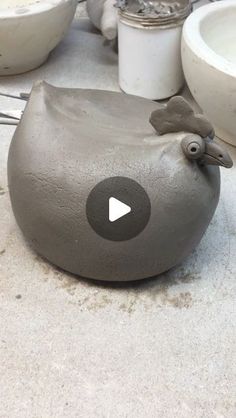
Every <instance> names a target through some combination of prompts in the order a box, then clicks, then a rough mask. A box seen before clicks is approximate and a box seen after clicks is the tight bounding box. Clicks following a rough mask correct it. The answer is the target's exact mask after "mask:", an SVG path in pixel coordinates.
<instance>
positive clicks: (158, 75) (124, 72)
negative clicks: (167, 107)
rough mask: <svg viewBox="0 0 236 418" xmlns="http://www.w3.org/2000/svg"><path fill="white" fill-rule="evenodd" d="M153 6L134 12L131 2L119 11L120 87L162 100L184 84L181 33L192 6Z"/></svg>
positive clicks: (154, 3)
mask: <svg viewBox="0 0 236 418" xmlns="http://www.w3.org/2000/svg"><path fill="white" fill-rule="evenodd" d="M137 3H138V2H137ZM150 3H151V6H150V7H147V8H145V7H144V8H143V9H142V8H140V4H139V7H138V4H137V9H134V6H133V3H132V7H131V5H130V6H129V2H128V4H126V6H125V7H122V8H121V9H120V13H119V23H118V31H119V84H120V88H121V89H122V90H123V91H124V92H125V93H128V94H133V95H136V96H141V97H145V98H147V99H152V100H161V99H166V98H168V97H171V96H173V95H174V94H176V93H177V92H178V91H179V90H180V89H181V87H182V85H183V82H184V76H183V71H182V65H181V33H182V26H183V23H184V20H185V18H186V17H187V16H188V15H189V13H190V10H191V6H190V3H189V1H188V0H178V1H177V2H176V1H172V0H170V1H168V2H159V1H152V2H150ZM146 4H147V2H146Z"/></svg>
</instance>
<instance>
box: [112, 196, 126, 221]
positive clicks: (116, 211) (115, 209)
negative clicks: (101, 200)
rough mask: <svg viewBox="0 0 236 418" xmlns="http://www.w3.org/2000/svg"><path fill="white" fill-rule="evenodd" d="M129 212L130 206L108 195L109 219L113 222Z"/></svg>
mask: <svg viewBox="0 0 236 418" xmlns="http://www.w3.org/2000/svg"><path fill="white" fill-rule="evenodd" d="M130 212H131V207H130V206H128V205H126V204H125V203H123V202H121V201H120V200H118V199H116V198H115V197H110V199H109V221H110V222H115V221H117V219H120V218H122V217H123V216H125V215H127V213H130Z"/></svg>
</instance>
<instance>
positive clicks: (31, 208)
mask: <svg viewBox="0 0 236 418" xmlns="http://www.w3.org/2000/svg"><path fill="white" fill-rule="evenodd" d="M157 106H158V104H157V103H154V102H152V101H149V100H146V99H142V98H137V97H134V96H128V95H123V94H121V93H113V92H105V91H96V90H79V89H77V90H75V89H59V88H55V87H52V86H49V85H48V84H46V83H43V82H40V83H38V84H37V85H35V87H34V88H33V91H32V94H31V97H30V100H29V102H28V104H27V107H26V110H25V112H24V115H23V118H22V120H21V122H20V124H19V126H18V128H17V130H16V132H15V135H14V138H13V140H12V143H11V147H10V152H9V160H8V179H9V190H10V197H11V202H12V207H13V211H14V214H15V217H16V220H17V223H18V225H19V227H20V228H21V230H22V232H23V234H24V235H25V237H26V238H27V240H28V241H29V242H30V244H31V245H32V247H33V248H34V249H35V250H36V251H37V252H38V253H39V254H40V255H42V256H43V257H45V258H46V259H48V260H49V261H50V262H52V263H53V264H55V265H57V266H59V267H60V268H62V269H64V270H67V271H69V272H71V273H75V274H77V275H80V276H84V277H87V278H92V279H99V280H106V281H130V280H138V279H144V278H148V277H151V276H155V275H157V274H160V273H162V272H164V271H166V270H168V269H170V268H171V267H173V266H175V265H176V264H177V263H179V262H181V261H182V260H183V259H184V258H185V257H186V256H188V255H189V254H190V253H191V252H192V250H193V249H194V248H195V247H196V246H197V245H198V243H199V242H200V240H201V238H202V236H203V234H204V232H205V231H206V228H207V226H208V224H209V222H210V220H211V218H212V216H213V214H214V211H215V209H216V206H217V203H218V199H219V192H220V173H219V167H218V166H205V167H201V166H200V165H199V164H198V163H197V162H196V161H190V160H188V159H187V158H186V157H185V155H184V153H183V151H182V148H181V140H182V139H183V137H184V136H185V135H186V133H183V132H182V133H179V134H166V135H162V136H158V135H157V133H156V132H155V131H154V129H153V128H152V126H151V125H150V123H149V122H148V120H149V116H150V114H151V112H153V111H154V110H156V109H157ZM114 176H124V177H128V178H130V179H133V180H135V181H137V182H138V183H139V184H140V185H141V186H142V187H143V188H144V189H145V191H146V193H147V194H148V196H149V199H150V203H151V216H150V219H149V222H148V224H147V226H146V228H145V229H144V230H143V231H142V232H141V233H140V234H139V235H138V236H136V237H135V238H132V239H130V240H127V241H122V242H113V241H110V240H107V239H104V238H102V237H101V236H99V235H98V234H96V233H95V232H94V230H93V229H92V228H91V226H90V225H89V222H88V220H87V217H86V202H87V198H88V196H89V194H90V192H91V190H92V189H93V188H94V187H95V186H96V185H97V184H98V183H99V182H101V181H102V180H104V179H106V178H110V177H114Z"/></svg>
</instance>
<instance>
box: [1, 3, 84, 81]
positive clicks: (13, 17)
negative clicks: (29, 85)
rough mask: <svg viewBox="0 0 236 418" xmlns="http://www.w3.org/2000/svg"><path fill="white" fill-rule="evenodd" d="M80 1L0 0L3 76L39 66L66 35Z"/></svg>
mask: <svg viewBox="0 0 236 418" xmlns="http://www.w3.org/2000/svg"><path fill="white" fill-rule="evenodd" d="M76 5H77V0H0V75H10V74H19V73H23V72H26V71H29V70H32V69H33V68H36V67H38V66H39V65H41V64H42V63H43V62H44V61H46V59H47V57H48V55H49V53H50V52H51V51H52V50H53V49H54V48H55V46H56V45H57V44H58V43H59V42H60V41H61V39H62V38H63V36H64V35H65V33H66V31H67V29H68V27H69V25H70V23H71V21H72V19H73V17H74V14H75V10H76Z"/></svg>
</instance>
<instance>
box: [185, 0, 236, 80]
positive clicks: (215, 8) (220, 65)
mask: <svg viewBox="0 0 236 418" xmlns="http://www.w3.org/2000/svg"><path fill="white" fill-rule="evenodd" d="M232 8H233V9H235V12H236V0H224V1H221V2H214V3H210V4H207V5H205V6H202V7H200V8H199V9H197V10H196V11H195V12H193V13H192V14H191V15H190V16H189V17H188V18H187V19H186V21H185V23H184V26H183V41H184V42H185V43H186V44H187V45H188V47H189V48H190V49H191V50H192V51H193V52H194V54H196V55H197V56H198V58H200V59H201V60H203V61H205V62H206V63H207V64H208V65H209V66H211V67H213V68H215V69H217V70H219V71H221V72H223V73H225V74H227V75H230V76H232V77H236V64H234V63H232V62H230V61H229V60H227V59H226V58H224V57H223V56H221V55H219V54H217V52H215V51H214V50H213V49H212V48H211V47H210V46H209V45H208V44H207V43H206V42H205V40H204V39H203V37H202V35H201V30H200V26H201V24H202V22H203V21H204V20H206V18H207V16H210V15H211V14H214V13H215V12H218V13H219V12H220V11H222V10H227V9H232Z"/></svg>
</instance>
